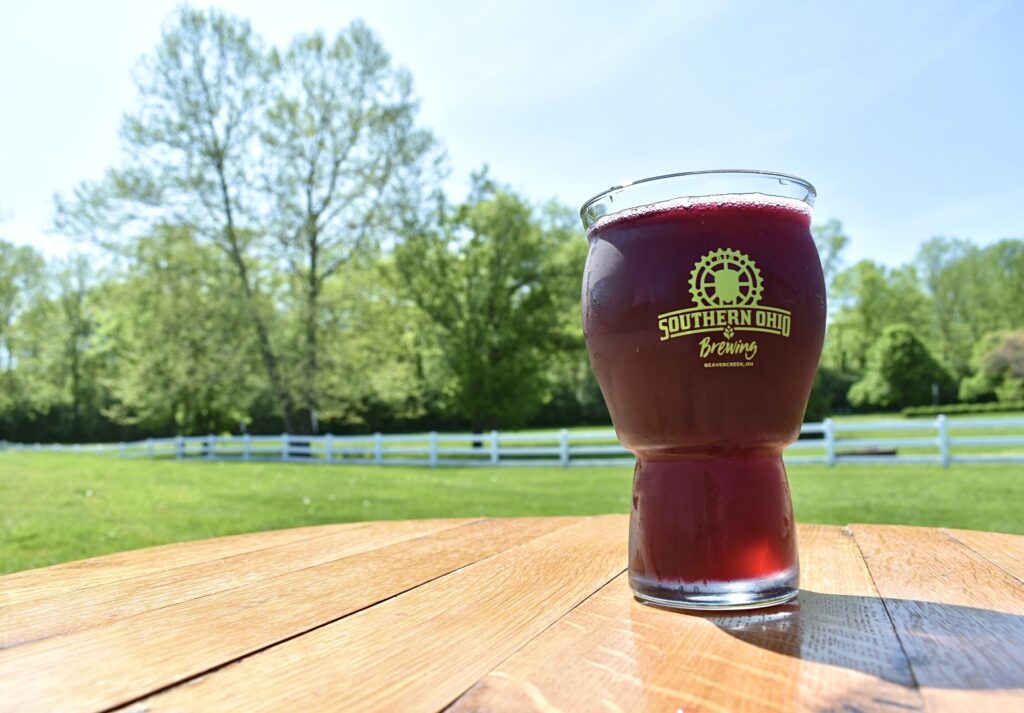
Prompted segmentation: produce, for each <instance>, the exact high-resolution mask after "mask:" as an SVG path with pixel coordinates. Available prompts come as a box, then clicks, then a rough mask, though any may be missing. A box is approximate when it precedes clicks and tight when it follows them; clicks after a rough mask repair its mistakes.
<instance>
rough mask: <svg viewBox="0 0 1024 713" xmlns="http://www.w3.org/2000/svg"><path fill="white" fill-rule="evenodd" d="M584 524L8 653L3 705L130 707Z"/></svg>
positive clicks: (311, 573) (308, 576)
mask: <svg viewBox="0 0 1024 713" xmlns="http://www.w3.org/2000/svg"><path fill="white" fill-rule="evenodd" d="M574 522H578V519H573V518H545V519H517V520H493V521H486V522H479V523H473V524H469V525H464V526H462V527H456V528H451V529H448V530H443V531H441V532H438V533H434V534H432V535H428V536H426V537H421V538H417V539H413V540H408V541H405V542H401V543H398V544H394V545H390V546H388V547H382V548H380V549H376V550H372V551H370V552H364V553H361V554H357V555H353V556H351V557H347V558H344V559H339V560H334V561H331V562H327V563H325V564H321V565H319V566H316V567H309V568H306V569H303V570H299V571H297V572H291V573H288V574H284V575H281V576H278V577H273V578H271V579H267V580H263V581H260V582H256V583H253V584H248V585H245V586H242V587H238V588H234V589H230V590H225V591H221V592H217V593H215V594H211V595H209V596H206V597H202V598H199V599H194V600H189V601H186V602H182V603H180V604H175V605H172V606H168V607H165V608H162V609H157V610H154V611H148V612H145V613H142V614H138V615H136V616H132V617H128V618H126V619H122V620H119V621H117V622H114V623H112V624H108V625H105V626H100V627H96V628H92V629H86V630H84V631H78V632H75V633H72V634H68V635H66V636H57V637H53V638H50V639H45V640H43V641H38V642H34V643H30V644H25V645H24V646H19V647H17V648H13V649H8V650H5V651H0V701H3V702H4V705H5V706H6V707H7V708H9V709H12V710H18V711H53V710H61V711H89V710H97V709H105V708H108V707H111V706H114V705H118V704H124V703H126V702H128V701H130V700H132V699H134V698H137V697H139V696H142V695H145V694H147V693H149V692H152V691H154V690H157V689H159V688H162V687H165V686H168V685H171V684H174V683H176V682H179V681H183V680H186V679H188V678H190V677H192V676H195V675H197V674H199V673H202V672H204V671H207V670H209V669H211V668H214V667H217V666H221V665H223V664H225V663H227V662H229V661H232V660H235V659H237V658H239V657H241V656H244V655H246V654H249V653H252V652H254V651H257V650H260V649H262V648H265V647H268V646H272V645H273V644H275V643H277V642H280V641H282V640H284V639H287V638H289V637H294V636H297V635H299V634H302V633H304V632H307V631H309V630H310V629H313V628H315V627H318V626H322V625H324V624H326V623H328V622H331V621H334V620H336V619H339V618H340V617H343V616H345V615H347V614H350V613H352V612H354V611H357V610H359V609H362V608H364V607H369V606H371V605H373V604H374V603H376V602H379V601H381V600H382V599H386V598H388V597H392V596H394V595H396V594H398V593H400V592H403V591H405V590H407V589H410V588H412V587H416V586H418V585H420V584H422V583H423V582H426V581H429V580H431V579H434V578H436V577H439V576H441V575H444V574H446V573H448V572H451V571H452V570H454V569H457V568H460V567H465V566H467V565H470V564H472V563H474V562H477V561H479V560H481V559H483V558H486V557H491V556H493V555H496V554H498V553H501V552H504V551H505V550H508V549H509V548H514V547H515V546H516V545H518V544H520V543H523V542H528V541H530V540H533V539H535V538H537V537H538V536H540V535H543V534H546V533H549V532H551V531H553V530H558V529H559V528H565V527H566V526H569V525H571V524H572V523H574ZM301 638H302V639H304V638H305V637H301ZM378 638H380V639H381V640H384V639H383V637H378ZM334 663H335V662H334V661H328V662H327V664H328V665H333V664H334ZM249 683H250V684H254V683H256V682H249ZM244 708H245V706H243V707H242V708H241V709H244ZM236 709H238V708H236Z"/></svg>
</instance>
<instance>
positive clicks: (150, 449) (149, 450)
mask: <svg viewBox="0 0 1024 713" xmlns="http://www.w3.org/2000/svg"><path fill="white" fill-rule="evenodd" d="M146 457H147V458H152V457H153V439H152V438H147V439H146Z"/></svg>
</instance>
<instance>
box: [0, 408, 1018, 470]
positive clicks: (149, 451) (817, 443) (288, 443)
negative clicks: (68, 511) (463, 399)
mask: <svg viewBox="0 0 1024 713" xmlns="http://www.w3.org/2000/svg"><path fill="white" fill-rule="evenodd" d="M800 432H801V438H800V440H798V441H797V442H796V443H794V444H792V445H791V446H789V448H787V449H786V452H785V458H786V462H788V463H824V464H827V465H830V466H832V465H835V464H837V463H937V464H939V465H942V466H943V467H947V466H949V465H950V464H951V463H1024V418H990V419H972V418H961V419H947V418H946V417H945V416H939V417H938V418H936V419H934V420H904V421H866V422H849V423H846V422H835V421H832V420H831V419H826V420H825V421H824V422H822V423H806V424H804V425H803V428H802V429H801V431H800ZM979 432H981V433H980V435H979ZM2 447H6V448H8V449H12V450H47V451H66V452H75V453H110V452H114V453H118V454H119V455H121V456H124V457H146V458H177V459H186V458H187V459H205V460H216V461H223V460H242V461H257V460H262V461H268V460H273V461H286V462H295V463H352V464H367V465H418V466H422V465H426V466H431V467H436V466H585V465H589V466H593V465H620V464H622V465H631V464H632V463H633V455H632V454H631V453H630V452H629V451H627V450H626V449H625V448H623V447H622V446H621V445H619V443H618V441H617V440H616V437H615V432H614V431H613V430H611V429H604V430H595V431H584V432H581V431H569V430H566V429H562V430H561V431H550V432H546V433H541V432H537V433H499V432H498V431H491V432H490V433H482V434H472V433H436V432H432V433H420V434H403V435H384V434H380V433H374V434H371V435H365V436H332V435H325V436H297V435H288V434H282V435H280V436H253V435H243V436H215V435H209V436H193V437H187V438H185V437H181V436H179V437H177V438H148V439H146V440H144V441H135V442H133V443H119V444H110V445H88V446H86V445H70V446H69V445H42V444H38V443H37V444H10V443H0V448H2Z"/></svg>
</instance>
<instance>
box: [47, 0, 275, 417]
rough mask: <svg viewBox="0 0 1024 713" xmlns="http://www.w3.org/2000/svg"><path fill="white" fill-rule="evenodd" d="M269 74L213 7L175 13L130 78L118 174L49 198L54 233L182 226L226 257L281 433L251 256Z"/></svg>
mask: <svg viewBox="0 0 1024 713" xmlns="http://www.w3.org/2000/svg"><path fill="white" fill-rule="evenodd" d="M267 83H268V66H267V61H266V54H265V52H264V51H263V46H262V42H261V41H260V40H259V38H258V37H256V36H255V35H254V34H253V32H252V30H251V28H250V27H249V24H248V23H247V22H243V21H241V20H238V19H235V18H233V17H231V16H229V15H225V14H223V13H221V12H218V11H216V10H210V11H209V12H202V11H197V10H192V9H189V8H182V9H181V10H180V11H179V12H178V15H177V17H176V18H175V21H174V22H172V23H170V24H169V25H168V26H167V27H166V28H165V29H164V32H163V36H162V38H161V42H160V44H159V46H158V47H157V49H156V51H155V52H154V53H153V54H152V55H151V56H148V57H146V58H145V59H144V60H143V62H142V63H141V65H140V68H139V72H138V74H137V77H136V85H137V89H138V92H139V98H140V107H139V109H138V110H137V111H136V112H135V113H133V114H128V115H126V116H125V119H124V124H123V128H122V131H121V137H122V143H123V145H124V150H125V153H126V159H127V161H126V167H125V168H123V169H120V170H118V169H111V170H110V171H109V172H108V175H107V178H106V180H105V181H104V182H103V183H100V184H89V183H83V184H82V185H80V186H79V187H78V188H77V189H76V191H75V197H74V200H72V201H63V200H59V201H58V219H57V224H58V227H60V228H61V229H63V230H64V231H66V232H69V233H72V234H78V235H85V236H89V237H96V236H97V235H98V236H100V239H101V240H104V239H109V238H110V237H113V236H116V235H118V234H120V235H128V236H129V237H130V238H131V237H134V236H137V235H146V234H152V233H153V232H154V231H155V230H156V229H157V228H158V227H159V226H161V225H177V226H184V227H187V228H188V229H190V230H191V231H192V232H193V233H194V234H195V235H196V236H197V237H201V238H202V239H204V240H207V241H209V243H210V244H212V245H215V246H216V247H217V248H218V249H220V250H221V251H222V252H223V253H224V255H225V256H226V257H227V259H228V261H229V264H230V265H231V266H232V268H233V270H234V273H235V277H236V279H237V280H238V284H239V288H240V290H239V294H240V299H241V301H242V304H243V306H244V308H245V313H246V317H247V321H248V322H249V324H250V326H251V328H252V329H253V331H254V333H255V336H256V344H257V350H258V352H259V354H260V357H261V359H262V362H263V366H264V369H265V371H266V375H267V379H268V381H269V383H270V387H271V391H272V392H273V394H274V396H275V397H276V400H277V403H278V408H279V410H280V413H281V418H282V421H283V422H284V424H285V428H286V430H290V426H291V415H292V411H293V404H292V398H291V394H290V392H289V390H288V388H287V385H286V384H285V383H284V380H283V378H282V375H281V367H280V359H279V356H278V352H277V351H276V350H275V348H274V347H273V345H272V342H271V336H270V331H271V330H270V326H269V321H270V319H271V317H270V315H268V314H267V313H266V312H265V311H263V310H262V309H260V304H261V302H262V300H261V294H260V283H259V275H258V273H257V272H256V271H255V270H254V269H253V265H252V261H253V255H254V253H255V252H256V250H257V248H258V245H257V243H258V242H259V238H260V236H261V234H262V233H261V231H260V230H259V226H258V225H257V224H256V222H255V220H254V218H255V213H256V207H257V206H258V205H259V203H260V198H259V196H258V194H257V192H256V184H257V181H256V176H257V171H256V168H255V164H256V163H257V162H258V156H259V152H258V149H257V140H258V128H259V118H260V112H261V110H262V109H263V107H264V106H265V104H266V91H267Z"/></svg>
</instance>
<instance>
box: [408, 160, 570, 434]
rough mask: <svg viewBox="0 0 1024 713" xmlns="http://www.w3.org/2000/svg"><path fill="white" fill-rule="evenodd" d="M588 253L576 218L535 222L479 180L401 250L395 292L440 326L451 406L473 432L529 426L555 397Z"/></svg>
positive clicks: (514, 200)
mask: <svg viewBox="0 0 1024 713" xmlns="http://www.w3.org/2000/svg"><path fill="white" fill-rule="evenodd" d="M585 246H586V243H585V241H584V240H583V239H582V236H580V234H579V232H578V231H577V229H576V228H575V219H574V218H573V216H571V215H570V214H568V213H567V212H565V211H553V210H548V211H545V212H544V213H542V214H541V215H537V214H536V213H535V212H534V210H533V209H531V207H530V206H529V205H528V204H527V203H526V202H525V201H524V200H523V199H522V198H520V197H519V196H517V195H515V194H513V193H511V192H509V191H507V190H503V189H500V188H499V187H497V186H496V185H495V184H493V183H492V182H490V181H489V180H487V179H486V177H485V176H483V175H480V176H477V177H476V178H475V183H474V188H473V193H472V195H471V197H470V199H469V200H468V201H467V202H466V203H465V204H463V205H460V206H458V207H456V208H455V209H451V208H449V207H448V206H446V205H445V204H443V203H442V204H440V205H439V207H438V211H437V215H436V217H435V222H434V224H433V225H426V226H423V227H421V228H418V229H416V230H414V231H413V232H411V233H410V234H409V235H408V237H407V238H406V240H405V242H404V243H403V244H402V245H400V246H399V247H398V248H396V250H395V253H394V269H395V276H396V278H397V280H396V284H395V287H396V289H397V290H398V291H399V292H400V294H403V295H404V296H405V297H406V298H408V299H409V300H410V301H411V302H413V303H414V304H415V305H416V306H417V307H418V308H419V309H420V310H421V311H422V314H423V316H424V319H426V320H428V321H429V322H430V324H431V325H433V326H434V327H435V328H436V329H437V331H438V336H439V339H440V343H439V346H440V349H441V351H442V353H443V354H444V356H445V362H446V364H447V366H448V368H449V369H450V373H451V377H452V383H453V394H452V408H453V410H454V411H455V412H456V413H457V414H459V415H461V416H462V417H464V418H466V419H468V420H469V421H470V422H471V423H472V424H473V425H474V427H477V428H491V427H496V426H502V427H508V426H513V425H518V424H523V423H525V422H527V421H528V420H529V419H530V417H531V416H533V415H534V414H536V413H537V412H538V410H539V409H540V408H541V407H542V405H543V404H544V402H545V401H546V400H548V398H549V396H550V382H549V365H550V364H551V362H552V360H554V359H557V358H558V356H559V352H564V351H566V350H571V349H575V348H578V345H579V342H580V332H579V326H578V321H577V320H576V319H575V318H572V319H570V318H568V317H567V315H568V314H570V313H573V312H575V310H577V309H578V299H579V297H578V295H579V283H580V274H581V271H582V265H583V252H584V251H585V249H586V247H585ZM570 324H572V326H571V327H570V326H569V325H570Z"/></svg>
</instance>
